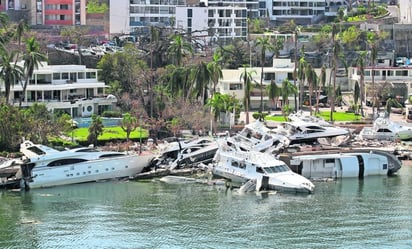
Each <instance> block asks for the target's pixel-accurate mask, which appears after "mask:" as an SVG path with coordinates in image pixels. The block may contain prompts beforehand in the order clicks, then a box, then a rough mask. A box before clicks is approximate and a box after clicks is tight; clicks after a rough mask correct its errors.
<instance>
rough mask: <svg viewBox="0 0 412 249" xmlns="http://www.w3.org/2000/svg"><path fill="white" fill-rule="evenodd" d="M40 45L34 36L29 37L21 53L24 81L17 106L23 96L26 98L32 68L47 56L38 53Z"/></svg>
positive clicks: (37, 65) (36, 66)
mask: <svg viewBox="0 0 412 249" xmlns="http://www.w3.org/2000/svg"><path fill="white" fill-rule="evenodd" d="M39 51H40V46H39V44H38V43H37V42H36V39H35V38H34V37H31V38H29V39H27V40H26V51H25V52H24V54H23V60H24V66H23V71H24V83H23V86H22V88H23V92H22V94H23V97H21V98H20V100H19V107H21V103H22V100H23V98H24V99H25V100H26V89H27V85H28V84H29V80H30V79H31V77H32V76H33V73H34V69H37V68H38V67H39V64H41V62H42V61H46V60H47V57H46V56H45V55H44V54H42V53H40V52H39Z"/></svg>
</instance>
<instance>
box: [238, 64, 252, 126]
mask: <svg viewBox="0 0 412 249" xmlns="http://www.w3.org/2000/svg"><path fill="white" fill-rule="evenodd" d="M243 69H244V71H243V72H242V74H241V75H240V80H241V81H242V82H243V89H244V94H245V96H244V103H245V113H246V124H249V105H250V92H251V91H252V88H253V85H252V82H253V76H252V75H253V74H256V71H255V70H251V71H248V70H247V67H246V66H244V67H243Z"/></svg>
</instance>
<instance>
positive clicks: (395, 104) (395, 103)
mask: <svg viewBox="0 0 412 249" xmlns="http://www.w3.org/2000/svg"><path fill="white" fill-rule="evenodd" d="M392 107H397V108H402V107H403V106H402V104H401V103H399V102H398V101H397V100H396V99H393V98H389V99H387V100H386V113H387V115H388V117H389V116H390V114H391V111H392Z"/></svg>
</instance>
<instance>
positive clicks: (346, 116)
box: [265, 111, 362, 122]
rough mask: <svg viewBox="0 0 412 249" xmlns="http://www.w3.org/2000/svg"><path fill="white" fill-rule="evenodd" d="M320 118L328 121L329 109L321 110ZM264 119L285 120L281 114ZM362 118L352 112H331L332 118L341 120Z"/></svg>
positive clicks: (347, 120) (349, 120)
mask: <svg viewBox="0 0 412 249" xmlns="http://www.w3.org/2000/svg"><path fill="white" fill-rule="evenodd" d="M317 116H319V117H321V118H323V119H324V120H326V121H330V111H323V112H320V114H319V115H317ZM265 119H266V120H271V121H278V122H285V118H284V117H283V116H281V115H279V116H266V118H265ZM361 119H362V116H361V115H355V114H354V113H346V112H334V113H333V120H335V121H338V122H342V121H346V122H354V121H360V120H361Z"/></svg>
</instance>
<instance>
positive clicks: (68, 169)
mask: <svg viewBox="0 0 412 249" xmlns="http://www.w3.org/2000/svg"><path fill="white" fill-rule="evenodd" d="M152 158H153V156H152V155H126V156H121V157H115V158H107V159H100V160H92V161H87V162H83V163H78V164H69V165H64V166H52V167H38V168H37V167H35V168H33V169H32V170H31V176H30V177H29V179H27V180H26V181H25V184H26V186H25V187H26V188H30V189H35V188H45V187H53V186H59V185H68V184H76V183H84V182H94V181H101V180H108V179H116V178H125V177H131V176H133V175H135V174H138V173H140V172H142V170H143V168H144V167H146V166H147V165H148V164H149V163H150V161H151V160H152ZM23 167H24V165H23Z"/></svg>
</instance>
